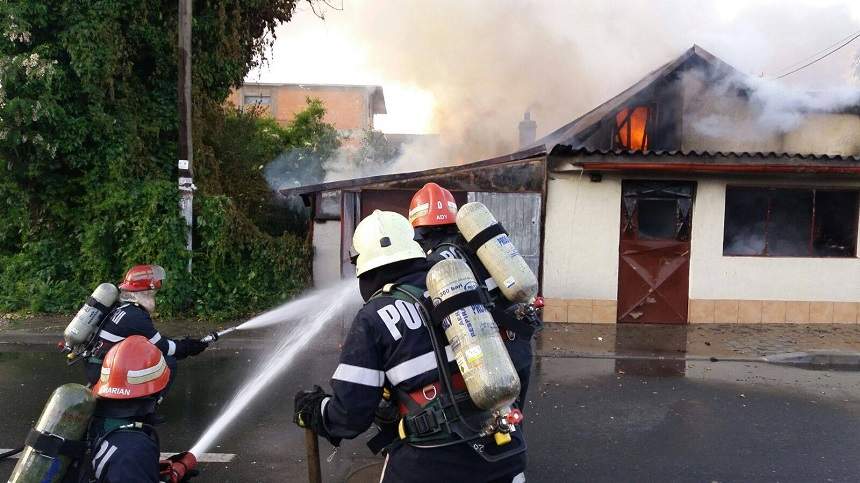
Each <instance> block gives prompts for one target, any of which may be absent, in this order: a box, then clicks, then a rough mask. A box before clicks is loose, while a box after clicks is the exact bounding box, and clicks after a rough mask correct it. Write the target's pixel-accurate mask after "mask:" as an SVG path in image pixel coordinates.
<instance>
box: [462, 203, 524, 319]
mask: <svg viewBox="0 0 860 483" xmlns="http://www.w3.org/2000/svg"><path fill="white" fill-rule="evenodd" d="M498 223H499V222H498V221H496V218H495V217H494V216H493V214H492V213H490V210H489V209H487V207H486V206H484V204H483V203H479V202H473V203H466V204H465V205H463V206H462V207H460V211H458V212H457V228H458V229H459V230H460V233H462V234H463V237H464V238H466V241H469V242H471V241H472V240H473V239H475V238H476V237H479V236H483V235H482V234H483V233H484V232H485V230H488V229H492V228H493V227H496V226H498ZM488 233H489V232H488ZM477 255H478V259H480V260H481V263H482V264H483V265H484V267H486V268H487V271H488V272H490V276H491V277H493V280H494V281H495V282H496V285H498V286H499V290H500V291H501V292H502V295H504V296H505V298H506V299H508V300H510V301H511V302H515V303H531V302H532V301H533V300H534V299H535V296H537V292H538V281H537V277H536V276H535V274H534V272H532V269H531V268H529V266H528V264H527V263H526V261H525V260H524V259H523V257H522V256H521V255H520V252H519V251H518V250H517V248H516V247H515V246H514V244H513V242H511V238H510V237H509V236H508V235H507V234H505V233H499V234H497V235H495V236H493V237H491V238H489V239H488V240H486V241H485V242H484V243H483V244H482V245H481V246H480V247H478V249H477Z"/></svg>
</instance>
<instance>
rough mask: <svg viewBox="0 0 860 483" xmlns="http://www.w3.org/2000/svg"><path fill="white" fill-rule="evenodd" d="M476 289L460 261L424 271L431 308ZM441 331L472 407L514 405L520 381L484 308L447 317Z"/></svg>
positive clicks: (467, 309)
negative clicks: (458, 369) (461, 377)
mask: <svg viewBox="0 0 860 483" xmlns="http://www.w3.org/2000/svg"><path fill="white" fill-rule="evenodd" d="M477 288H478V282H477V281H476V280H475V275H474V274H473V273H472V270H470V269H469V266H468V265H466V262H464V261H463V260H457V259H449V260H442V261H440V262H438V263H436V264H435V265H433V268H431V269H430V271H429V272H427V290H428V291H429V292H430V297H431V298H432V300H433V305H434V306H439V305H440V304H441V303H442V302H444V301H445V300H447V299H449V298H451V297H453V296H455V295H458V294H461V293H463V292H466V291H469V290H476V289H477ZM446 312H447V311H446ZM442 329H444V330H445V337H446V338H447V339H448V342H450V343H451V352H452V353H453V355H454V358H455V359H456V361H457V366H458V367H459V368H460V374H462V375H463V380H464V381H465V383H466V389H467V390H468V391H469V396H470V397H471V398H472V402H474V403H475V406H478V407H479V408H481V409H484V410H488V411H491V410H496V409H501V408H503V407H505V406H508V405H510V404H511V403H512V402H514V399H516V397H517V394H519V392H520V378H519V376H518V375H517V371H516V369H515V368H514V364H513V363H512V362H511V357H510V355H508V350H507V349H506V348H505V343H504V342H503V341H502V337H501V336H500V335H499V327H498V326H497V325H496V322H495V321H494V320H493V316H492V315H490V312H488V311H487V309H486V307H484V306H483V305H481V304H478V305H468V306H466V307H462V308H459V309H457V310H455V311H454V312H452V313H450V314H447V316H446V317H445V319H444V320H443V321H442Z"/></svg>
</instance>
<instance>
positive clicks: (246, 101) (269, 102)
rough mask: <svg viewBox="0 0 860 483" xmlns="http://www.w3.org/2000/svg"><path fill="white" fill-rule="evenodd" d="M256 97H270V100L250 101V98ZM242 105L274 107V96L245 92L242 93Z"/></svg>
mask: <svg viewBox="0 0 860 483" xmlns="http://www.w3.org/2000/svg"><path fill="white" fill-rule="evenodd" d="M249 97H251V98H255V99H261V100H262V99H268V102H248V98H249ZM242 106H261V107H268V108H271V107H272V96H271V95H263V94H243V95H242Z"/></svg>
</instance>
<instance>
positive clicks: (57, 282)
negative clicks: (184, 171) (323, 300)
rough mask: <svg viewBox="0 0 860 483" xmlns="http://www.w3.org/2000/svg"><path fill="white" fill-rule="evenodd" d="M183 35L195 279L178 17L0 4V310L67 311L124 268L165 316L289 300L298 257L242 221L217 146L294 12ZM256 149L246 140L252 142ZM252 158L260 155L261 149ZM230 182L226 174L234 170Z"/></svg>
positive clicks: (141, 5)
mask: <svg viewBox="0 0 860 483" xmlns="http://www.w3.org/2000/svg"><path fill="white" fill-rule="evenodd" d="M197 3H198V4H197V5H195V9H194V14H195V17H194V26H193V39H194V43H193V55H194V63H193V72H192V79H193V84H194V92H193V96H194V105H195V119H194V132H195V138H196V139H201V140H203V142H200V143H196V144H195V150H196V153H195V159H197V160H198V162H197V164H196V166H195V169H196V170H197V171H198V173H200V174H199V175H198V180H197V181H198V185H199V186H200V189H201V193H200V195H201V196H200V203H198V204H197V205H198V207H199V208H198V207H196V208H197V210H196V211H197V212H196V217H197V220H198V227H197V230H198V231H199V232H200V234H201V235H203V237H202V239H200V244H199V246H196V247H195V254H194V257H195V267H196V269H195V274H194V276H193V278H190V276H189V275H187V274H184V272H183V270H182V267H184V266H185V262H186V257H187V255H186V254H185V252H184V250H183V248H182V243H183V236H182V224H181V220H180V219H179V217H178V210H177V203H178V194H177V190H176V186H175V173H176V171H175V169H176V168H175V165H176V152H177V147H176V142H177V125H178V118H177V112H176V104H177V96H176V78H177V65H176V64H177V55H176V38H177V32H176V29H177V2H176V1H175V0H161V1H133V0H94V1H90V2H79V1H75V0H12V1H7V2H3V3H0V169H2V170H3V173H2V176H0V286H3V287H4V290H3V292H2V293H0V308H2V309H7V310H23V309H27V310H47V311H54V310H70V309H73V308H75V307H76V306H77V305H79V304H80V301H81V300H83V297H84V296H85V294H86V293H87V292H88V291H89V290H90V289H91V288H92V286H94V284H96V283H98V282H101V281H105V280H116V279H117V277H118V276H119V275H120V274H121V273H122V271H123V270H124V269H125V268H127V267H128V266H129V265H131V264H133V263H140V262H144V261H146V262H153V263H161V264H162V265H165V267H166V268H167V269H168V271H169V273H170V275H171V276H172V277H173V280H172V281H171V282H172V283H168V284H167V287H168V288H167V289H166V290H165V294H164V298H163V302H166V303H163V304H162V311H163V312H166V313H176V312H178V311H180V310H192V309H194V310H196V313H197V314H198V315H213V314H214V315H221V316H230V315H235V314H238V313H242V312H248V311H253V310H257V309H260V308H263V307H266V306H267V305H269V304H271V303H272V301H274V300H278V299H281V298H284V297H286V296H289V295H290V294H292V293H294V292H295V291H297V290H299V289H301V288H302V287H304V286H305V284H306V283H307V280H308V278H309V266H308V265H307V263H306V262H305V263H300V260H302V259H304V260H307V259H308V258H309V257H308V253H309V251H308V250H309V248H308V247H307V244H306V242H305V241H304V239H303V237H302V236H301V235H298V236H296V235H289V234H286V235H284V236H282V237H278V238H273V237H270V236H268V235H266V234H265V233H262V232H261V231H260V230H259V229H258V227H256V226H255V225H254V223H253V222H252V219H251V217H250V216H249V214H248V207H249V206H251V204H253V203H251V202H250V201H249V200H247V199H243V198H242V197H241V196H239V192H238V191H237V190H236V189H235V183H241V182H242V181H241V179H233V176H234V173H233V171H231V170H232V169H234V166H233V165H231V164H227V163H224V162H222V153H221V152H223V153H224V154H223V157H224V159H227V158H229V156H228V154H229V153H228V151H229V150H228V149H227V148H228V146H226V145H225V144H219V143H218V142H215V141H214V137H215V136H214V134H213V133H217V132H218V130H219V129H223V127H224V125H225V123H230V122H238V121H236V120H235V119H230V118H229V113H227V112H226V111H225V110H224V109H223V108H222V106H223V104H224V100H225V99H226V96H227V94H228V93H229V90H230V88H231V87H232V86H236V85H238V84H239V83H241V82H242V80H243V79H244V77H245V75H246V74H247V72H248V71H249V70H250V69H251V68H253V67H255V66H257V65H259V64H260V63H261V62H263V61H264V60H265V54H266V51H267V50H266V49H267V47H268V46H269V45H270V44H271V41H272V39H273V38H274V34H275V30H274V29H275V26H276V25H278V24H279V23H282V22H287V21H289V20H290V18H291V16H292V14H293V11H294V9H295V5H296V0H208V1H207V2H197ZM254 136H256V137H254V139H253V140H254V142H256V141H259V136H257V134H254ZM261 149H262V148H261ZM236 169H239V168H236Z"/></svg>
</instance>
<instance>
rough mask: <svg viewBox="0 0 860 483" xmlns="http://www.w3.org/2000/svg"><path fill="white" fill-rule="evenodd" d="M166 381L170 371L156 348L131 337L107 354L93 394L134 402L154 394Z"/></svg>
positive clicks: (164, 385) (143, 339)
mask: <svg viewBox="0 0 860 483" xmlns="http://www.w3.org/2000/svg"><path fill="white" fill-rule="evenodd" d="M169 379H170V369H169V368H168V367H167V363H166V362H165V361H164V356H163V355H162V354H161V351H160V350H159V349H158V347H155V346H154V345H152V343H150V342H149V341H148V340H147V339H146V337H143V336H141V335H133V336H131V337H128V338H127V339H125V340H123V341H122V342H120V343H119V344H117V345H115V346H113V347H111V350H109V351H108V353H107V355H106V356H105V359H104V362H103V363H102V372H101V376H100V377H99V380H98V382H96V385H95V386H93V392H94V393H95V394H96V396H98V397H101V398H105V399H134V398H138V397H145V396H151V395H153V394H158V393H159V392H161V390H162V389H164V388H165V387H167V381H168V380H169Z"/></svg>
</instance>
